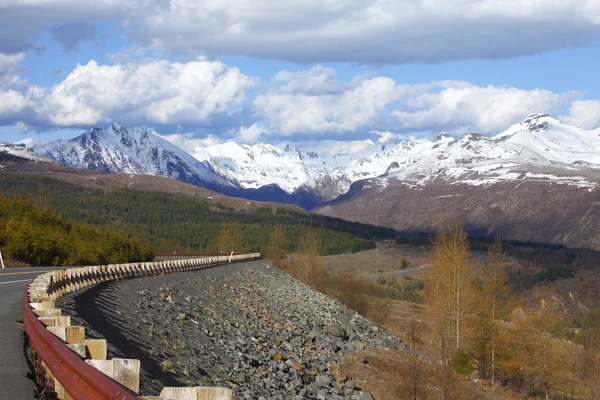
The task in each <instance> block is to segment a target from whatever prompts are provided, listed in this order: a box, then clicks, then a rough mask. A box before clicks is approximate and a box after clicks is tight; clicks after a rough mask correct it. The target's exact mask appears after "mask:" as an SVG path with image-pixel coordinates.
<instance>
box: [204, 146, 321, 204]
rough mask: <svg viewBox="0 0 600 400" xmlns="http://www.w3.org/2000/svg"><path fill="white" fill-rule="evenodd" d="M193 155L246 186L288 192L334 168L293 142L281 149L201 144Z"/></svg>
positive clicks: (315, 154) (223, 174)
mask: <svg viewBox="0 0 600 400" xmlns="http://www.w3.org/2000/svg"><path fill="white" fill-rule="evenodd" d="M194 157H195V158H196V159H197V160H199V161H202V162H207V163H209V164H210V165H211V167H212V168H213V169H214V170H215V171H216V172H217V173H218V174H220V175H221V176H223V177H226V178H227V179H230V180H232V181H237V182H238V183H239V184H240V185H241V186H242V187H244V188H253V189H256V188H260V187H262V186H265V185H269V184H276V185H277V186H279V187H280V188H281V189H283V190H284V191H286V192H287V193H293V192H294V191H295V190H296V189H297V188H298V187H300V186H301V185H303V184H304V183H306V182H308V181H309V180H311V179H313V178H314V177H315V176H320V175H322V174H327V173H329V172H331V171H332V170H333V167H332V165H331V163H332V160H328V159H324V158H322V157H320V156H319V155H318V154H317V153H314V152H301V151H300V150H298V149H297V148H296V147H293V146H290V145H288V146H285V147H283V148H278V147H275V146H272V145H270V144H256V145H252V146H250V145H240V144H237V143H234V142H227V143H224V144H219V145H215V146H209V147H204V148H201V147H198V148H196V150H195V152H194Z"/></svg>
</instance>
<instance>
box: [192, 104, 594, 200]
mask: <svg viewBox="0 0 600 400" xmlns="http://www.w3.org/2000/svg"><path fill="white" fill-rule="evenodd" d="M194 156H195V157H196V158H197V159H198V160H200V161H203V162H207V163H208V164H210V165H211V167H212V168H213V169H214V170H215V171H216V172H217V173H218V174H220V175H221V176H224V177H226V178H227V179H229V180H232V181H236V182H237V183H239V185H240V186H241V187H244V188H259V187H261V186H263V185H267V184H271V185H277V186H279V187H280V188H281V189H283V190H284V191H285V192H287V193H288V194H291V195H294V194H297V193H312V194H313V195H315V196H317V197H318V198H319V200H321V201H323V200H332V199H334V198H336V197H337V196H339V195H341V194H343V193H346V192H347V191H348V190H349V189H350V186H351V185H352V183H354V182H356V181H359V180H364V179H371V178H377V177H382V178H381V179H380V180H379V184H385V181H386V180H387V179H396V180H405V181H414V182H416V183H418V184H425V183H427V182H431V181H434V180H441V179H443V180H449V181H452V182H463V183H467V184H471V185H484V184H492V183H494V182H496V181H498V180H512V179H524V178H527V179H554V180H555V181H556V182H558V183H565V184H571V185H576V186H595V185H596V183H597V181H596V180H595V178H593V177H590V172H591V171H600V130H596V131H585V130H582V129H579V128H575V127H572V126H568V125H565V124H563V123H561V122H560V121H558V120H556V119H554V118H552V117H550V116H549V115H547V114H534V115H531V116H529V117H528V118H527V119H526V120H524V121H523V122H521V123H519V124H516V125H513V126H511V127H510V128H509V129H507V130H506V131H504V132H502V133H500V134H498V135H496V136H493V137H488V136H484V135H480V134H476V133H472V134H469V135H466V136H464V137H462V138H460V139H455V138H453V137H452V136H450V135H448V134H441V135H440V136H439V137H438V138H437V139H436V140H433V141H431V140H427V139H422V140H410V141H402V142H400V143H398V144H395V145H388V146H382V145H379V144H375V143H372V144H371V145H369V146H366V147H364V148H362V149H361V151H360V152H358V153H355V154H337V155H334V156H330V157H323V156H320V155H319V154H318V153H316V152H301V151H299V150H298V149H297V148H295V147H292V146H289V145H287V146H285V147H283V146H281V147H276V146H273V145H268V144H257V145H254V146H248V145H239V144H236V143H233V142H228V143H225V144H221V145H217V146H209V147H203V148H197V149H196V151H195V153H194ZM592 175H594V176H597V174H596V173H595V172H594V173H593V174H592Z"/></svg>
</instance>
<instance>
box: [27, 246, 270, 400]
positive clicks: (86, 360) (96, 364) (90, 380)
mask: <svg viewBox="0 0 600 400" xmlns="http://www.w3.org/2000/svg"><path fill="white" fill-rule="evenodd" d="M179 256H181V255H179ZM258 258H260V253H250V254H237V255H219V256H204V257H201V258H193V259H178V260H167V261H156V262H145V263H130V264H113V265H104V266H93V267H82V268H72V269H67V270H64V271H53V272H49V273H46V274H42V275H39V276H38V277H37V278H35V279H34V280H33V281H32V282H31V283H30V284H29V285H28V286H27V288H26V289H25V290H24V292H23V325H24V327H25V331H26V332H27V335H28V337H29V341H30V343H31V345H32V346H33V348H34V349H35V351H36V352H37V353H38V355H39V357H40V358H41V360H42V361H43V363H44V366H45V368H46V371H47V372H48V374H49V375H50V376H51V377H52V378H53V379H54V383H55V391H56V393H57V395H58V397H59V399H61V400H63V399H64V400H69V399H75V400H79V399H81V400H97V399H98V400H100V399H115V400H116V399H118V400H133V399H145V400H171V399H177V400H187V399H193V400H200V399H211V400H221V399H230V398H231V391H230V390H229V389H225V388H202V387H195V388H164V390H163V391H162V392H161V394H160V395H159V396H158V397H139V398H138V397H137V392H139V369H140V365H139V361H138V360H123V359H116V360H106V341H105V340H85V330H84V328H83V327H78V326H71V323H70V317H68V316H62V315H61V314H62V312H61V310H60V309H56V308H55V304H54V300H56V299H57V298H59V297H60V296H62V295H64V294H67V293H70V292H73V291H76V290H80V289H83V288H85V287H88V286H92V285H96V284H98V283H101V282H106V281H111V280H119V279H129V278H138V277H144V276H152V275H156V274H162V273H173V272H183V271H191V270H196V269H204V268H209V267H214V266H218V265H223V264H228V263H230V262H240V261H249V260H254V259H258Z"/></svg>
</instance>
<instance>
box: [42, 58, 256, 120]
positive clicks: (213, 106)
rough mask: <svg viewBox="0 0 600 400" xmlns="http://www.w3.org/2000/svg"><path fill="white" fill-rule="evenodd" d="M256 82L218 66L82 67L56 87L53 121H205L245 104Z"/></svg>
mask: <svg viewBox="0 0 600 400" xmlns="http://www.w3.org/2000/svg"><path fill="white" fill-rule="evenodd" d="M254 84H255V82H254V80H253V79H252V78H250V77H248V76H246V75H244V74H242V73H241V72H240V70H239V69H237V68H232V67H229V66H227V65H225V64H223V63H221V62H218V61H207V60H205V59H197V60H194V61H190V62H188V63H170V62H168V61H153V62H149V63H144V64H116V65H98V64H97V63H96V62H95V61H93V60H92V61H90V62H89V63H87V64H86V65H78V66H77V67H76V68H75V69H74V70H73V72H71V73H70V74H69V75H68V76H67V77H66V78H65V80H63V81H62V82H60V83H59V84H57V85H55V86H53V87H52V89H51V91H50V94H49V95H48V98H47V110H48V114H49V115H48V116H49V120H50V121H51V122H52V123H53V124H55V125H60V126H69V125H90V124H95V123H98V122H100V121H103V120H106V119H113V120H118V121H123V122H125V123H130V124H131V123H152V124H183V123H193V122H198V121H206V120H207V119H208V118H209V117H210V116H211V115H213V114H216V113H222V112H226V111H227V108H228V107H229V106H230V105H233V104H237V103H239V102H241V101H242V100H243V99H244V91H245V90H246V89H249V88H251V87H253V86H254Z"/></svg>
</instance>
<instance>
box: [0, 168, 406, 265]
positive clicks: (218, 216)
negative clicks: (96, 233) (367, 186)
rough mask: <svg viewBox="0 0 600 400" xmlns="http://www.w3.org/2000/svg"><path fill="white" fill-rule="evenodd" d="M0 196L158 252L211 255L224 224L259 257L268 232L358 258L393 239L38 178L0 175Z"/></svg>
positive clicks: (290, 243) (384, 233) (329, 221)
mask: <svg viewBox="0 0 600 400" xmlns="http://www.w3.org/2000/svg"><path fill="white" fill-rule="evenodd" d="M0 190H2V192H3V193H5V195H6V196H8V197H14V196H21V195H23V194H24V193H25V194H26V195H27V196H28V198H29V199H30V200H31V201H32V202H33V203H34V204H36V205H38V206H40V207H44V208H47V209H50V210H54V211H56V212H58V213H60V214H61V215H63V216H64V217H66V218H70V219H72V220H74V221H78V222H84V223H87V224H89V225H92V226H96V227H100V228H103V229H107V230H111V231H115V232H117V231H124V232H126V233H127V234H128V235H130V236H136V237H138V238H140V239H142V240H146V241H148V242H149V243H151V244H152V245H153V246H154V247H155V249H156V250H157V251H158V252H164V251H173V250H194V251H212V250H215V249H216V247H217V238H218V235H219V230H220V229H221V227H222V226H223V225H224V224H229V223H232V222H234V221H239V222H240V223H241V229H242V232H243V237H244V241H243V243H242V244H241V248H238V249H236V250H238V251H260V250H261V249H263V248H264V246H265V244H266V243H267V241H268V239H269V234H270V231H271V229H272V226H274V225H276V224H280V225H282V226H284V228H285V232H286V246H285V247H286V250H288V251H294V250H296V246H297V240H296V239H297V238H298V237H300V236H301V235H302V233H303V231H304V230H306V229H308V228H310V229H312V230H313V231H314V233H315V234H316V235H317V236H318V238H319V239H320V241H321V249H322V252H323V254H341V253H349V252H356V251H360V250H365V249H370V248H374V247H375V242H374V240H375V239H377V238H393V237H395V234H396V233H395V231H393V230H391V229H387V228H380V227H375V226H372V225H366V224H358V223H352V222H348V221H344V220H341V219H338V218H331V217H325V216H318V215H312V214H308V213H303V212H296V211H292V210H289V209H286V208H275V209H272V208H267V207H265V208H259V209H257V210H256V212H250V211H240V210H233V209H227V208H225V207H218V206H217V207H214V206H212V205H210V204H209V203H207V202H205V201H203V200H198V199H193V198H184V197H177V196H174V195H171V194H165V193H160V192H151V191H140V190H128V189H111V190H99V189H88V188H84V187H82V186H78V185H74V184H71V183H66V182H64V181H60V180H58V179H52V178H47V177H40V176H30V175H15V174H4V175H0Z"/></svg>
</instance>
